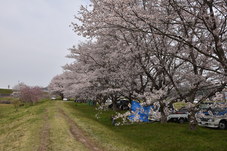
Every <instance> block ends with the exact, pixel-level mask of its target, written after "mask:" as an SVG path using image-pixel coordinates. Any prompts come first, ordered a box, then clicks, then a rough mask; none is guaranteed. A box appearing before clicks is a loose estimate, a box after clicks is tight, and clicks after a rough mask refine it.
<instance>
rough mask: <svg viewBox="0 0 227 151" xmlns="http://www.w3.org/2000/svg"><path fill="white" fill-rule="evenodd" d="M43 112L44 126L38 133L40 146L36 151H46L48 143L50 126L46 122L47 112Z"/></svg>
mask: <svg viewBox="0 0 227 151" xmlns="http://www.w3.org/2000/svg"><path fill="white" fill-rule="evenodd" d="M45 112H46V114H44V117H43V120H44V125H43V127H42V129H41V131H40V144H39V148H38V150H37V151H47V150H48V145H49V143H50V139H49V138H50V125H49V122H48V119H49V116H48V112H47V110H46V111H45Z"/></svg>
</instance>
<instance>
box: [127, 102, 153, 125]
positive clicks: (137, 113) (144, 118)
mask: <svg viewBox="0 0 227 151" xmlns="http://www.w3.org/2000/svg"><path fill="white" fill-rule="evenodd" d="M151 108H153V106H151V105H150V106H141V104H140V103H139V102H136V101H132V102H131V111H132V112H133V113H134V114H132V115H130V116H128V119H129V120H131V121H135V118H139V121H140V122H149V115H150V112H151Z"/></svg>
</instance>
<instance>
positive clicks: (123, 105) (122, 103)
mask: <svg viewBox="0 0 227 151" xmlns="http://www.w3.org/2000/svg"><path fill="white" fill-rule="evenodd" d="M129 103H130V101H129V100H119V101H117V102H116V106H117V109H120V110H129ZM108 107H109V108H113V104H112V103H111V104H110V105H109V106H108Z"/></svg>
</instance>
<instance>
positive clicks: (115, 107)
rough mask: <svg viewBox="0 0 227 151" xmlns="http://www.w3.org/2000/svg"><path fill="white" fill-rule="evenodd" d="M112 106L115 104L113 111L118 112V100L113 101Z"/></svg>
mask: <svg viewBox="0 0 227 151" xmlns="http://www.w3.org/2000/svg"><path fill="white" fill-rule="evenodd" d="M112 104H113V107H112V108H113V110H114V111H117V100H112Z"/></svg>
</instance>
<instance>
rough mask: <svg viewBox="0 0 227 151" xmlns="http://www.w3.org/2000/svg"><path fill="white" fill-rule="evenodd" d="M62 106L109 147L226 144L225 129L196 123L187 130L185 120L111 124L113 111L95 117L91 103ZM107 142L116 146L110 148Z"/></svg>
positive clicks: (174, 150) (188, 150)
mask: <svg viewBox="0 0 227 151" xmlns="http://www.w3.org/2000/svg"><path fill="white" fill-rule="evenodd" d="M66 107H67V108H68V110H69V109H70V108H71V114H72V116H74V119H76V120H77V122H79V123H80V126H81V128H84V130H85V131H87V132H88V133H89V134H90V135H91V136H93V137H94V138H95V139H96V140H98V141H100V142H102V143H103V142H104V143H107V144H109V145H107V146H106V147H107V148H108V149H109V150H127V149H128V150H131V149H134V150H140V151H152V150H154V151H157V150H158V151H178V150H179V151H192V150H193V151H207V150H209V151H224V150H226V148H227V137H226V136H227V130H217V129H209V128H202V127H198V129H197V130H196V131H191V130H189V128H188V124H178V123H167V124H160V123H140V124H133V125H127V126H118V127H115V126H112V125H111V121H110V115H112V114H113V112H103V114H102V115H101V117H102V118H100V119H96V118H95V114H96V113H97V111H96V110H95V109H94V108H93V107H91V106H87V105H85V104H76V105H75V104H73V103H68V104H67V106H66ZM88 121H89V122H88ZM100 127H101V128H100ZM94 134H95V135H94ZM109 134H111V135H112V136H111V137H110V136H109ZM111 144H115V145H117V146H119V148H118V149H117V148H115V149H113V148H111V147H110V146H111ZM112 146H113V145H112ZM120 146H121V147H122V148H121V147H120ZM126 146H127V147H128V148H127V147H126Z"/></svg>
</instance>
